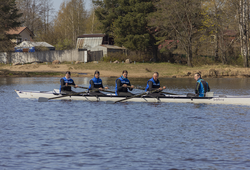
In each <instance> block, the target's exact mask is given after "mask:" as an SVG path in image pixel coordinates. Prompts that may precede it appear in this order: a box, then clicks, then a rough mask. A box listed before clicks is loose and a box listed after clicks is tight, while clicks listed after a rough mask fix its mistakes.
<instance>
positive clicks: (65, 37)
mask: <svg viewBox="0 0 250 170" xmlns="http://www.w3.org/2000/svg"><path fill="white" fill-rule="evenodd" d="M0 12H1V13H0V22H1V25H0V29H1V31H2V32H4V30H8V29H10V28H15V27H18V26H27V27H29V28H30V29H31V31H33V33H34V34H35V40H36V41H46V42H48V43H50V44H52V45H54V46H55V47H56V49H57V50H64V49H72V48H75V46H76V38H77V36H79V35H81V34H88V33H105V34H108V35H109V36H110V37H113V38H114V42H115V45H118V46H124V47H126V48H128V49H129V50H131V51H135V53H136V54H137V55H150V56H152V58H153V60H154V61H160V60H162V58H161V57H159V56H164V57H166V58H167V57H173V56H174V55H173V54H175V53H178V54H184V55H183V56H185V58H186V61H187V65H188V66H193V63H194V61H196V60H204V59H207V58H211V59H212V60H213V61H214V62H218V63H222V64H232V61H234V62H235V61H238V63H240V64H242V65H243V66H244V67H248V66H249V50H248V48H249V43H248V42H249V33H248V30H249V0H175V1H172V0H153V1H151V0H93V9H92V10H91V11H86V9H85V2H84V0H68V1H64V2H63V3H62V4H61V6H60V10H59V12H57V13H55V11H54V9H53V5H52V2H51V1H50V0H1V2H0ZM11 15H13V16H11ZM13 17H14V18H15V19H13ZM8 18H9V19H8ZM11 23H12V25H11ZM6 36H7V35H5V34H2V33H1V35H0V43H3V42H4V41H6V39H8V38H10V37H6ZM170 40H171V41H170ZM3 44H5V46H6V43H3ZM7 47H8V45H7V46H6V48H7ZM159 47H161V48H159ZM1 48H3V47H1Z"/></svg>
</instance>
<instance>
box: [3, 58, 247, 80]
mask: <svg viewBox="0 0 250 170" xmlns="http://www.w3.org/2000/svg"><path fill="white" fill-rule="evenodd" d="M67 70H69V71H71V72H72V76H73V77H86V76H87V77H92V76H93V73H94V71H95V70H99V71H100V73H101V76H102V77H118V76H120V75H121V72H122V71H123V70H128V72H129V77H134V78H137V77H138V78H140V77H141V78H148V77H151V76H152V74H153V72H155V71H157V72H159V73H160V77H170V78H171V77H173V78H175V77H176V78H192V77H193V75H194V73H196V72H200V73H201V74H202V76H203V77H223V78H227V77H239V78H242V77H250V69H249V68H243V67H239V66H228V65H220V64H219V65H203V66H200V67H187V66H185V65H180V64H171V63H135V64H134V63H131V64H125V63H118V64H114V63H108V62H98V63H85V64H84V63H80V64H74V63H71V62H68V63H62V64H57V65H52V64H51V63H47V64H45V63H40V64H24V65H15V66H11V65H4V64H2V65H0V76H1V77H8V76H20V77H22V76H23V77H27V76H28V77H35V76H56V77H59V76H64V73H65V71H67Z"/></svg>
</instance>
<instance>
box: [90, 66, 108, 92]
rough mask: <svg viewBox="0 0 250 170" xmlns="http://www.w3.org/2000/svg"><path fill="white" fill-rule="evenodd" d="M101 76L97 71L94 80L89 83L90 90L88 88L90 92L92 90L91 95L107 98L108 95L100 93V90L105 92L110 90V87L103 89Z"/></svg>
mask: <svg viewBox="0 0 250 170" xmlns="http://www.w3.org/2000/svg"><path fill="white" fill-rule="evenodd" d="M99 76H100V72H99V71H98V70H96V71H95V73H94V78H92V79H91V80H90V81H89V88H88V90H90V92H89V95H93V96H106V94H103V93H101V92H100V91H99V90H103V88H104V89H108V87H103V85H102V79H100V78H99ZM91 90H92V91H91ZM93 90H94V91H93Z"/></svg>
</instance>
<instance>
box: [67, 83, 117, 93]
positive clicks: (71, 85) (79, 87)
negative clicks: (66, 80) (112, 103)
mask: <svg viewBox="0 0 250 170" xmlns="http://www.w3.org/2000/svg"><path fill="white" fill-rule="evenodd" d="M70 86H72V87H74V86H73V85H70ZM77 88H82V89H88V87H83V86H77ZM90 91H91V90H90ZM93 91H99V89H98V90H93ZM101 91H105V92H109V93H115V92H114V91H109V90H105V89H103V90H101Z"/></svg>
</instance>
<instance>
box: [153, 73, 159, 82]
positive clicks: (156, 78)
mask: <svg viewBox="0 0 250 170" xmlns="http://www.w3.org/2000/svg"><path fill="white" fill-rule="evenodd" d="M158 77H159V73H158V72H154V74H153V79H154V80H155V81H156V80H158Z"/></svg>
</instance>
